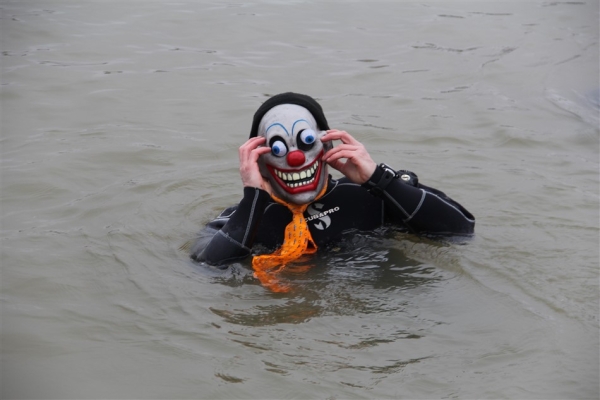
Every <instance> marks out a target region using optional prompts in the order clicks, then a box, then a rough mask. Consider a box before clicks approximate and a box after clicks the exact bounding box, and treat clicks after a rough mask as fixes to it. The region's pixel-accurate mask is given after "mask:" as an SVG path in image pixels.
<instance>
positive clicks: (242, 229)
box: [191, 93, 475, 292]
mask: <svg viewBox="0 0 600 400" xmlns="http://www.w3.org/2000/svg"><path fill="white" fill-rule="evenodd" d="M333 141H340V142H341V144H339V145H337V146H335V147H334V146H333V145H332V142H333ZM239 157H240V175H241V179H242V183H243V186H244V189H243V190H244V193H243V197H242V200H241V201H240V203H239V204H238V205H236V206H233V207H230V208H227V209H226V210H225V211H223V212H222V213H221V214H220V215H219V216H218V217H217V218H216V219H215V220H213V221H212V222H210V223H209V224H208V225H207V226H206V227H205V228H204V230H203V231H202V233H201V235H200V238H199V239H198V240H197V241H196V243H195V244H194V246H193V247H192V251H191V258H192V259H193V260H195V261H198V262H204V263H207V264H210V265H215V266H220V267H222V268H226V267H227V265H228V264H230V263H232V262H234V261H239V260H242V259H244V258H246V257H248V256H250V255H251V253H252V249H253V247H254V246H255V245H261V247H262V248H267V249H272V250H274V252H273V253H270V254H262V255H254V256H253V259H252V267H253V269H254V275H255V276H256V277H257V278H258V279H259V280H260V281H261V283H262V284H263V285H264V286H266V287H268V288H270V289H271V290H273V291H276V292H284V291H287V290H288V289H289V287H288V286H286V285H283V284H281V283H280V282H279V281H278V279H277V273H278V272H279V271H281V270H283V269H284V268H285V267H286V266H287V265H289V264H293V263H294V262H298V261H299V260H300V261H305V259H306V255H307V254H312V253H315V252H316V251H317V249H318V248H319V247H322V246H324V245H326V244H328V243H332V242H335V241H337V240H339V239H341V237H342V235H343V234H346V233H348V232H352V231H372V230H374V229H376V228H379V227H381V226H384V225H393V226H395V227H398V228H400V229H402V230H405V231H408V232H412V233H415V234H426V235H439V236H448V235H472V234H473V232H474V227H475V218H474V217H473V215H471V213H469V212H468V211H467V210H466V209H465V208H464V207H462V206H461V205H460V204H458V203H457V202H456V201H454V200H452V199H451V198H449V197H448V196H446V195H445V194H444V193H442V192H440V191H439V190H436V189H433V188H430V187H427V186H425V185H423V184H421V183H420V182H419V180H418V178H417V176H416V175H415V174H414V173H412V172H410V171H406V170H395V169H394V168H392V167H390V166H388V165H386V164H383V163H381V164H377V163H376V162H375V161H373V159H372V158H371V156H370V155H369V153H368V152H367V150H366V148H365V146H363V145H362V144H361V143H360V142H359V141H357V140H356V139H355V138H354V137H352V136H351V135H350V134H349V133H347V132H345V131H340V130H336V129H329V126H328V123H327V119H326V118H325V114H324V113H323V110H322V108H321V106H320V105H319V104H318V103H317V102H316V101H315V100H314V99H313V98H312V97H310V96H307V95H303V94H298V93H282V94H278V95H276V96H273V97H271V98H269V99H268V100H267V101H265V102H264V103H263V104H262V105H261V106H260V107H259V108H258V110H257V111H256V113H255V114H254V120H253V123H252V129H251V131H250V138H249V139H248V140H247V141H246V143H244V144H243V145H242V146H241V147H240V149H239ZM329 167H332V168H334V169H336V170H338V171H339V172H341V173H342V174H343V175H344V177H343V178H342V179H339V180H334V179H333V178H332V177H331V176H330V175H329V174H328V168H329Z"/></svg>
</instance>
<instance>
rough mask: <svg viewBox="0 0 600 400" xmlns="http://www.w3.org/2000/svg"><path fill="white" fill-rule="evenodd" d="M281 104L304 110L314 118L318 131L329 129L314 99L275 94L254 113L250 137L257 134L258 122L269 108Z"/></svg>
mask: <svg viewBox="0 0 600 400" xmlns="http://www.w3.org/2000/svg"><path fill="white" fill-rule="evenodd" d="M281 104H295V105H297V106H300V107H304V108H306V109H307V110H308V111H309V112H310V113H311V114H312V116H313V117H314V118H315V121H317V125H318V127H319V129H321V130H328V129H329V125H328V124H327V119H326V118H325V114H324V113H323V109H322V108H321V105H320V104H319V103H317V101H316V100H315V99H313V98H312V97H310V96H307V95H305V94H300V93H292V92H287V93H281V94H276V95H275V96H273V97H271V98H269V99H268V100H267V101H265V102H264V103H263V104H261V106H260V107H258V110H256V113H254V119H253V120H252V130H251V131H250V137H255V136H256V135H257V134H258V125H259V124H260V120H261V119H262V118H263V117H264V116H265V114H266V113H267V112H268V111H269V110H270V109H271V108H273V107H275V106H278V105H281Z"/></svg>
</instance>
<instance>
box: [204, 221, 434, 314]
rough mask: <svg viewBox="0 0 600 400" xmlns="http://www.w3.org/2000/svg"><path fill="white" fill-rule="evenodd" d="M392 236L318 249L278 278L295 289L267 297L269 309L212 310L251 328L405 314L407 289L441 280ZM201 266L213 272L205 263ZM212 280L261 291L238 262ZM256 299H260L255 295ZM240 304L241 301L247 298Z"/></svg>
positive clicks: (353, 239) (246, 267) (359, 237)
mask: <svg viewBox="0 0 600 400" xmlns="http://www.w3.org/2000/svg"><path fill="white" fill-rule="evenodd" d="M390 236H393V235H390V234H389V233H388V234H384V233H383V232H381V233H380V234H356V235H352V236H349V237H348V238H347V239H345V240H343V241H341V242H340V243H336V244H335V245H331V246H329V247H328V248H325V249H322V250H321V251H319V253H318V254H317V255H316V256H314V257H312V259H311V260H310V262H311V264H312V265H311V268H310V269H309V270H308V271H301V272H298V271H295V270H294V269H293V267H292V268H286V269H285V270H284V271H283V272H282V273H281V274H280V278H281V279H282V280H285V281H286V282H287V284H288V285H289V286H290V288H291V290H290V292H289V293H285V294H274V293H271V294H269V295H268V297H271V299H272V301H273V302H269V304H268V305H255V306H252V307H249V308H244V309H239V308H235V309H223V308H220V307H216V306H215V307H211V308H210V309H211V311H212V312H213V313H215V314H216V315H219V316H220V317H222V318H223V319H224V320H225V321H227V322H230V323H234V324H239V325H248V326H263V325H276V324H280V323H302V322H305V321H308V320H310V319H311V318H314V317H318V316H341V315H360V314H378V313H386V312H402V311H403V308H404V305H405V301H406V299H404V296H403V294H402V293H403V292H404V291H407V290H409V289H415V288H418V287H426V286H431V285H433V284H435V283H436V282H438V281H440V280H441V279H442V276H441V274H440V272H439V271H438V270H437V269H436V268H435V267H434V266H433V265H431V264H427V263H422V262H419V261H416V260H413V259H410V258H407V257H406V255H405V253H404V252H403V251H402V250H399V249H396V248H394V246H395V245H397V244H398V240H397V239H395V238H393V237H390ZM433 243H436V242H433ZM437 246H440V245H439V244H437ZM197 268H206V269H212V270H213V271H214V268H212V267H209V266H204V265H199V266H197ZM213 281H214V282H215V283H220V284H223V285H228V286H231V287H236V286H239V285H242V284H245V285H255V286H258V287H260V285H259V283H258V281H257V280H256V279H255V278H254V277H253V274H252V271H251V267H250V266H249V263H247V264H240V263H237V264H234V265H232V266H231V267H230V268H229V269H228V270H226V271H222V272H221V276H219V277H218V278H214V279H213ZM261 291H265V292H266V291H267V290H266V289H262V288H261ZM246 293H247V292H246ZM265 294H267V293H265ZM252 295H253V296H256V294H255V292H253V294H252ZM237 300H238V301H241V302H243V301H244V298H238V299H237Z"/></svg>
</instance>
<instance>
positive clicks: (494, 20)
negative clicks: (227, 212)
mask: <svg viewBox="0 0 600 400" xmlns="http://www.w3.org/2000/svg"><path fill="white" fill-rule="evenodd" d="M0 12H1V18H2V19H1V21H0V22H1V36H2V42H1V43H2V44H1V46H2V57H1V60H2V61H1V62H2V75H1V87H0V88H1V91H2V104H1V109H2V117H1V118H2V119H1V130H2V137H1V141H0V143H1V146H2V175H1V177H2V194H1V197H0V199H1V205H2V219H1V230H2V235H1V237H0V238H1V243H2V270H1V273H2V274H1V285H2V286H1V289H2V290H1V297H0V299H1V303H0V304H1V312H2V314H1V316H2V328H1V329H2V342H1V348H2V370H1V373H2V385H1V386H2V389H1V393H2V397H3V398H173V399H175V398H210V399H229V398H329V399H334V398H336V399H337V398H365V399H371V398H448V397H451V398H598V396H599V380H598V376H599V340H598V332H599V329H598V328H599V327H598V304H599V296H598V293H599V292H598V282H599V274H598V272H599V250H598V243H599V185H598V181H599V179H598V178H599V136H600V134H599V129H598V112H599V88H600V85H599V83H598V72H599V68H598V3H597V2H594V1H581V2H579V1H575V2H553V1H527V2H484V1H475V2H443V3H442V2H409V1H407V2H343V3H342V2H316V1H295V2H283V1H281V2H279V1H271V2H237V3H229V2H216V1H215V2H209V1H199V2H191V1H175V2H158V1H155V2H138V1H112V0H109V1H88V2H75V1H68V0H62V1H61V0H47V1H43V2H42V1H33V0H25V1H7V0H5V1H2V3H1V5H0ZM288 90H291V91H297V92H301V93H307V94H310V95H312V96H314V97H316V98H317V99H318V100H319V101H320V102H321V104H322V105H323V107H324V109H325V112H326V115H327V118H328V120H329V122H330V125H331V126H332V127H335V128H338V129H345V130H348V131H349V132H350V133H352V134H353V135H354V136H355V137H357V138H358V139H359V140H361V141H362V142H364V143H365V144H366V146H367V148H368V149H369V151H370V152H371V154H372V156H373V158H374V159H375V160H376V161H378V162H386V163H388V164H390V165H392V166H394V167H397V168H403V169H410V170H412V171H414V172H415V173H416V174H417V175H419V178H420V180H421V182H423V183H425V184H427V185H430V186H433V187H436V188H439V189H441V190H443V191H445V192H446V193H448V194H449V195H450V196H451V197H453V198H455V199H456V200H458V201H459V202H461V203H462V204H463V205H464V206H465V207H467V208H468V209H469V210H470V211H471V212H472V213H473V214H474V215H475V216H476V217H477V226H476V232H477V233H476V236H475V238H474V239H473V240H471V241H469V242H468V243H463V244H461V243H440V242H434V241H431V240H428V239H425V238H418V237H413V236H410V235H403V234H398V233H394V232H376V233H373V234H368V235H366V234H365V235H357V236H355V237H353V238H349V239H348V240H347V241H345V242H344V243H340V244H339V245H337V246H335V247H333V248H331V249H329V251H327V252H322V253H321V254H319V255H318V256H317V257H316V258H315V260H314V263H315V268H313V269H312V270H311V271H309V272H308V273H306V274H289V275H288V276H287V277H286V278H287V279H289V280H290V282H291V283H292V284H293V286H294V290H293V291H292V292H290V293H288V294H284V295H280V294H272V293H269V292H268V291H266V290H265V289H264V288H262V287H261V286H260V285H259V284H258V283H257V281H256V280H255V279H253V278H252V275H251V272H250V269H249V263H248V262H247V261H246V262H242V263H239V264H235V265H233V266H232V267H231V268H230V269H229V270H227V271H218V270H215V269H211V268H207V267H204V266H201V265H195V264H193V263H192V262H190V261H189V259H188V254H187V252H186V251H185V244H186V243H187V242H188V241H189V240H192V239H193V238H194V236H195V234H196V233H197V232H198V230H199V229H200V228H201V227H202V226H203V225H204V224H205V223H206V222H208V221H209V220H210V219H211V218H212V217H214V216H215V215H217V214H218V213H219V212H220V211H221V210H222V209H223V208H224V207H226V206H229V205H232V204H234V203H235V202H237V201H238V200H239V198H240V197H241V183H240V180H239V176H238V169H237V168H238V165H237V148H238V147H239V145H240V144H241V143H242V142H243V140H244V139H245V138H246V137H247V135H248V133H249V130H250V124H251V118H252V114H253V113H254V111H255V110H256V108H257V107H258V106H259V105H260V104H261V103H262V102H263V101H264V100H265V99H266V98H268V96H270V95H273V94H276V93H280V92H283V91H288ZM182 246H183V247H182Z"/></svg>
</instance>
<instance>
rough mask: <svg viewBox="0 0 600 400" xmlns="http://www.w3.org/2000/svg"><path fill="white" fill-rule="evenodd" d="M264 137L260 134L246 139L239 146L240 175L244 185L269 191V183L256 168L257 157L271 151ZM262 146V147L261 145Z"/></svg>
mask: <svg viewBox="0 0 600 400" xmlns="http://www.w3.org/2000/svg"><path fill="white" fill-rule="evenodd" d="M265 141H266V139H265V138H264V137H262V136H258V137H253V138H250V139H248V141H247V142H246V143H244V144H243V145H241V146H240V150H239V155H240V176H241V178H242V184H243V185H244V187H246V186H248V187H255V188H259V189H262V190H266V191H267V192H268V193H269V194H270V193H271V185H270V184H269V182H268V181H267V180H266V179H265V178H263V177H262V175H261V174H260V170H259V169H258V158H259V157H260V156H261V155H263V154H267V153H269V152H270V151H271V149H270V148H269V147H268V146H262V145H263V144H265ZM261 146H262V147H261Z"/></svg>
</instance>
